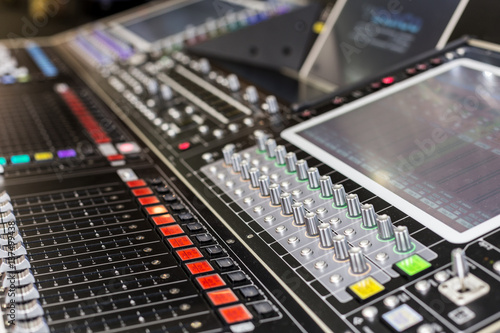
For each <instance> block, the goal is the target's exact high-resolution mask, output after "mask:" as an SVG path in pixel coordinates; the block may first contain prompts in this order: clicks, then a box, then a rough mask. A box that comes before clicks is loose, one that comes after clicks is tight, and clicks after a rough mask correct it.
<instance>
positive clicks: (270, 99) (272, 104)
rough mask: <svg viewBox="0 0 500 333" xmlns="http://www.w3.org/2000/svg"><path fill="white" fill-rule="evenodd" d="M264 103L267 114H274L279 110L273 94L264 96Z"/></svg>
mask: <svg viewBox="0 0 500 333" xmlns="http://www.w3.org/2000/svg"><path fill="white" fill-rule="evenodd" d="M266 104H267V112H268V113H269V114H274V113H276V112H278V111H279V109H280V108H279V105H278V101H277V100H276V97H275V96H273V95H269V96H267V97H266Z"/></svg>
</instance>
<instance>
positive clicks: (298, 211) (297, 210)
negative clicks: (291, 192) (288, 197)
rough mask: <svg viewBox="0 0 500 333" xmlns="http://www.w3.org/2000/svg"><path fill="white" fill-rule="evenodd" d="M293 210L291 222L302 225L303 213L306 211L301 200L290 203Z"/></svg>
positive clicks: (304, 220) (303, 220)
mask: <svg viewBox="0 0 500 333" xmlns="http://www.w3.org/2000/svg"><path fill="white" fill-rule="evenodd" d="M292 211H293V222H295V224H296V225H304V224H305V223H306V219H305V215H306V212H305V210H304V204H303V203H302V202H296V203H294V204H293V205H292Z"/></svg>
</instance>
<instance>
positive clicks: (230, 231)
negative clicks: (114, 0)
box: [0, 5, 500, 333]
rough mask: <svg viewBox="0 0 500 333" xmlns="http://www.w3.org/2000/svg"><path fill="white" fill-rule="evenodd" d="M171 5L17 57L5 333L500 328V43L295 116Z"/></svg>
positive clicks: (228, 19) (6, 187) (5, 47)
mask: <svg viewBox="0 0 500 333" xmlns="http://www.w3.org/2000/svg"><path fill="white" fill-rule="evenodd" d="M168 8H171V7H168V6H167V5H160V7H159V8H158V7H155V5H152V6H150V7H145V9H144V10H143V11H139V12H138V14H135V16H134V15H132V16H133V18H132V19H131V18H129V17H128V16H124V17H118V18H116V17H115V18H112V19H110V20H108V21H102V22H99V23H98V24H92V25H89V26H85V27H82V28H81V29H79V30H77V31H72V32H68V33H65V34H63V35H59V36H55V37H54V38H52V39H48V40H33V41H14V42H13V41H3V42H2V43H1V46H0V78H1V83H0V96H1V97H0V98H1V100H2V104H1V106H0V120H1V121H0V138H1V140H0V222H1V226H0V256H1V263H0V271H1V273H2V274H3V275H2V294H1V299H0V301H1V302H2V308H1V309H2V319H3V321H2V324H1V325H0V332H32V333H35V332H36V333H42V332H75V333H77V332H103V331H107V332H234V333H238V332H253V331H257V332H274V331H286V332H319V331H326V332H342V333H344V332H345V333H347V332H364V333H370V332H375V333H379V332H418V333H433V332H435V333H439V332H482V333H491V332H498V331H500V311H499V310H498V306H497V304H499V302H500V291H499V288H498V286H499V281H500V232H499V231H500V228H499V227H500V223H499V221H500V217H499V214H500V210H499V208H498V201H499V199H500V190H499V189H500V187H499V182H498V180H499V170H500V163H499V160H500V157H499V155H500V153H499V152H500V146H499V142H500V141H499V140H500V139H499V124H500V115H499V112H498V110H499V107H498V105H499V97H498V91H499V90H498V87H500V69H499V67H498V66H500V47H498V46H496V45H492V44H488V43H485V42H481V41H477V40H466V41H460V42H457V43H455V44H450V46H448V47H446V48H445V49H443V50H441V51H433V52H430V53H428V54H425V55H422V56H421V57H419V58H418V59H417V58H416V59H412V60H410V61H408V62H407V63H405V64H402V65H400V66H399V67H398V68H395V69H393V70H392V71H391V72H388V73H385V74H384V75H380V76H379V77H376V78H367V80H366V81H365V82H363V83H361V84H359V85H358V86H356V87H354V88H349V89H345V90H342V91H338V92H336V93H335V95H332V96H330V97H328V98H326V99H323V100H322V101H319V102H316V103H311V104H310V105H304V106H303V107H297V106H293V107H292V106H290V105H288V104H287V103H285V102H283V101H281V100H279V99H277V98H276V97H274V96H273V95H271V94H269V93H267V92H265V91H263V90H261V89H259V88H258V87H255V86H254V85H252V83H251V82H247V81H245V80H243V79H241V78H239V77H238V76H236V75H235V74H232V73H230V72H227V71H226V70H224V69H223V68H220V67H217V66H215V65H214V64H212V63H211V62H210V61H208V60H207V59H205V58H199V57H196V56H194V55H190V54H188V53H186V52H184V51H183V50H182V47H181V46H180V45H182V44H183V43H186V44H192V43H197V42H200V41H202V40H205V39H206V38H212V37H214V36H215V35H217V34H219V33H227V32H228V31H231V29H233V28H234V29H236V27H239V28H241V27H244V26H246V25H250V24H254V23H256V22H257V21H259V20H261V19H267V18H269V17H272V16H273V15H278V12H279V13H281V12H286V11H287V10H289V8H284V7H280V8H279V10H278V9H276V8H274V9H272V10H271V9H266V8H261V7H259V8H257V9H256V8H251V9H248V8H245V7H243V5H241V6H240V5H238V6H236V5H235V7H234V8H233V9H232V10H230V11H229V12H228V13H225V15H223V16H222V17H221V18H220V19H219V20H208V21H206V23H203V22H205V21H204V19H203V20H201V21H200V20H198V21H200V22H193V25H191V26H189V27H187V28H186V29H185V30H182V29H180V30H179V31H174V32H173V33H172V36H170V37H169V36H163V37H165V38H162V39H161V41H160V42H158V43H156V44H155V43H152V40H151V38H149V39H148V38H146V39H145V37H143V38H140V37H138V34H139V33H140V32H144V31H147V29H145V28H144V27H146V28H147V24H146V25H145V26H144V24H145V22H150V23H149V24H153V23H151V22H157V21H158V20H155V19H154V15H153V14H152V13H163V12H165V11H166V12H167V13H168ZM235 12H236V14H235ZM152 15H153V16H152ZM129 20H130V21H129ZM130 22H132V23H130ZM214 22H216V23H214ZM141 24H142V26H141ZM155 31H156V30H155ZM208 32H210V34H209V33H208ZM158 45H160V46H158Z"/></svg>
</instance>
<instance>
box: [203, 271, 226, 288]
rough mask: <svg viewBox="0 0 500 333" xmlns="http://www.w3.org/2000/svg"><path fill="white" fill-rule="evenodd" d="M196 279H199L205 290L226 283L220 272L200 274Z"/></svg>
mask: <svg viewBox="0 0 500 333" xmlns="http://www.w3.org/2000/svg"><path fill="white" fill-rule="evenodd" d="M196 281H198V283H199V284H200V286H201V287H202V288H203V289H204V290H206V289H212V288H217V287H222V286H225V285H226V283H225V282H224V280H222V278H221V277H220V275H219V274H212V275H205V276H200V277H197V278H196Z"/></svg>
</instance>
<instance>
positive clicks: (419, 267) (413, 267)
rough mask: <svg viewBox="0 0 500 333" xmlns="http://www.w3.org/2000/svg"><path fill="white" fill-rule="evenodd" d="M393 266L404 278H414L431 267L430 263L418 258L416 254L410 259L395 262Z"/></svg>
mask: <svg viewBox="0 0 500 333" xmlns="http://www.w3.org/2000/svg"><path fill="white" fill-rule="evenodd" d="M395 266H396V268H397V269H398V270H399V271H401V272H402V273H404V274H405V275H406V276H414V275H416V274H418V273H420V272H422V271H424V270H426V269H427V268H429V267H431V266H432V265H431V263H430V262H428V261H427V260H425V259H424V258H422V257H421V256H419V255H418V254H414V255H412V256H411V257H408V258H406V259H403V260H401V261H399V262H397V263H396V264H395Z"/></svg>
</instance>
